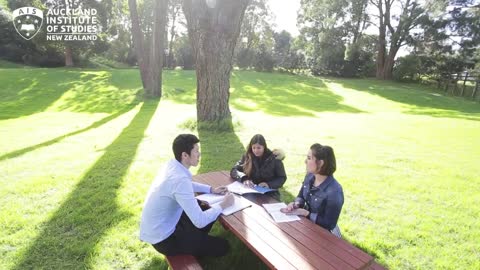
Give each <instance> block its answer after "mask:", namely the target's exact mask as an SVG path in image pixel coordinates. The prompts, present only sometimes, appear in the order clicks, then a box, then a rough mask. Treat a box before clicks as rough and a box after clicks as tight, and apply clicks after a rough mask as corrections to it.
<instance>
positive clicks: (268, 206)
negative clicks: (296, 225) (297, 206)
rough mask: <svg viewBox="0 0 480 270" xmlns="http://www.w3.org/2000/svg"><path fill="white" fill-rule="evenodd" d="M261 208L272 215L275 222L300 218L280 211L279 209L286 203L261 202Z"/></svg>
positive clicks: (284, 206)
mask: <svg viewBox="0 0 480 270" xmlns="http://www.w3.org/2000/svg"><path fill="white" fill-rule="evenodd" d="M262 206H263V208H265V210H267V212H268V213H269V214H270V216H272V218H273V220H275V222H277V223H278V222H290V221H296V220H300V218H299V217H298V216H296V215H287V214H284V213H282V212H280V209H282V208H286V207H287V205H286V204H285V203H283V202H281V203H265V204H262Z"/></svg>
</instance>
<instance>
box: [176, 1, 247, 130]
mask: <svg viewBox="0 0 480 270" xmlns="http://www.w3.org/2000/svg"><path fill="white" fill-rule="evenodd" d="M249 2H250V1H249V0H223V1H206V2H204V1H196V0H193V1H192V0H184V2H183V11H184V14H185V17H186V19H187V28H188V35H189V37H190V42H191V44H192V48H193V52H194V57H195V65H196V74H197V121H199V122H202V121H221V120H224V119H228V118H230V117H231V114H230V108H229V105H228V102H229V98H230V73H231V70H232V59H233V52H234V49H235V45H236V42H237V39H238V36H239V34H240V26H241V24H242V20H243V15H244V14H245V9H246V7H247V5H248V4H249ZM215 3H216V5H215ZM207 5H208V6H207ZM213 5H215V6H213Z"/></svg>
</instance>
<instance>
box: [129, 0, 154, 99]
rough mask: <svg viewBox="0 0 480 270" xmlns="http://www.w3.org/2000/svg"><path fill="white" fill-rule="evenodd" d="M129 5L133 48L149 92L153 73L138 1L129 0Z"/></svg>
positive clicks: (146, 89) (146, 90)
mask: <svg viewBox="0 0 480 270" xmlns="http://www.w3.org/2000/svg"><path fill="white" fill-rule="evenodd" d="M128 7H129V9H130V18H131V20H132V39H133V48H134V49H135V54H136V55H137V63H138V67H139V68H140V76H141V78H142V84H143V89H145V93H149V92H150V91H151V89H152V86H151V75H150V71H149V67H148V62H147V61H148V57H147V54H146V48H145V42H144V37H143V33H142V30H141V28H140V20H139V19H138V12H137V1H136V0H128Z"/></svg>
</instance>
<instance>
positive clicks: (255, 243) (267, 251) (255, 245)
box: [225, 216, 298, 269]
mask: <svg viewBox="0 0 480 270" xmlns="http://www.w3.org/2000/svg"><path fill="white" fill-rule="evenodd" d="M225 220H227V222H228V224H230V225H231V226H232V228H233V227H235V228H236V229H235V230H233V229H232V230H231V231H232V232H233V233H234V234H235V235H236V236H237V237H238V238H239V239H240V240H242V242H244V243H245V244H246V245H247V246H248V247H249V248H250V249H251V250H252V251H253V252H254V253H255V254H257V256H258V257H259V258H260V259H262V261H263V262H265V263H266V264H267V265H268V266H269V267H270V268H272V269H275V268H277V269H298V268H296V267H295V266H293V265H292V264H291V263H290V262H289V261H287V260H286V259H285V258H284V257H283V256H281V255H280V254H278V252H277V251H276V250H275V249H273V248H272V247H270V246H269V245H268V244H267V243H265V242H264V241H263V240H262V239H261V238H259V237H258V235H257V233H256V232H254V231H252V230H251V229H249V228H247V227H245V226H241V222H240V220H238V218H237V217H235V216H227V217H225ZM258 250H261V251H262V252H261V253H260V252H258Z"/></svg>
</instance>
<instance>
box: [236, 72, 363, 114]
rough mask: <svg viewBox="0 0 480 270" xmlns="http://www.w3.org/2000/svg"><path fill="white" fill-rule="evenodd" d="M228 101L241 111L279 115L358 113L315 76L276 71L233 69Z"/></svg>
mask: <svg viewBox="0 0 480 270" xmlns="http://www.w3.org/2000/svg"><path fill="white" fill-rule="evenodd" d="M232 87H233V88H234V89H233V91H232V94H231V96H232V98H231V104H232V106H233V107H235V108H237V109H239V110H243V111H264V112H265V113H268V114H271V115H279V116H293V117H295V116H315V113H318V112H344V113H359V112H362V111H361V110H359V109H357V108H354V107H351V106H348V105H345V104H342V101H343V97H342V96H339V95H336V94H334V93H333V92H331V91H330V90H329V89H328V88H327V86H326V85H325V84H324V83H323V82H322V81H321V80H319V79H317V78H309V77H304V76H294V75H288V74H278V73H261V72H236V73H234V75H233V76H232Z"/></svg>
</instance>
